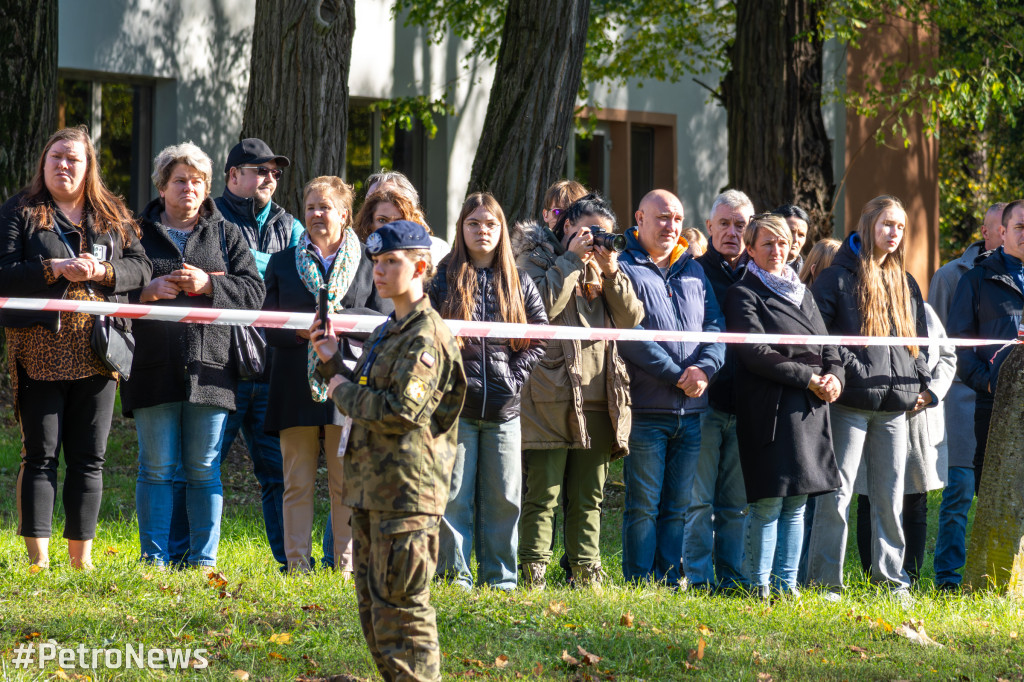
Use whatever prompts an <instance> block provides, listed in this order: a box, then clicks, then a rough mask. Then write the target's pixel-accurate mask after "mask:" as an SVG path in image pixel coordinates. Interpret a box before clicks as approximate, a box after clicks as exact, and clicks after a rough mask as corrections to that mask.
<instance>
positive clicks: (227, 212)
mask: <svg viewBox="0 0 1024 682" xmlns="http://www.w3.org/2000/svg"><path fill="white" fill-rule="evenodd" d="M214 203H215V204H216V205H217V210H218V211H220V213H221V215H222V216H224V218H225V219H226V220H228V221H230V222H232V223H234V224H235V225H236V226H238V229H239V230H241V232H242V236H243V237H244V238H245V242H246V243H247V244H248V245H249V248H250V249H251V250H252V255H253V258H255V259H256V267H257V268H258V269H259V271H260V277H262V276H263V275H264V274H265V273H266V271H267V263H269V262H270V256H271V254H274V253H277V252H278V251H284V250H285V249H287V248H288V247H289V246H295V245H296V244H298V243H299V239H300V237H301V236H302V233H303V231H304V230H303V227H302V224H301V223H300V222H299V221H298V220H296V219H295V218H294V217H293V216H292V215H291V214H290V213H288V212H287V211H285V210H284V209H283V208H282V207H281V206H279V205H278V204H276V203H274V202H273V201H271V202H270V203H269V204H267V205H266V206H264V207H263V208H262V209H261V210H260V211H258V212H257V211H256V200H255V199H252V198H249V199H243V198H242V197H239V196H236V195H234V194H232V193H231V192H230V191H228V190H224V194H222V195H221V196H219V197H217V198H216V199H214Z"/></svg>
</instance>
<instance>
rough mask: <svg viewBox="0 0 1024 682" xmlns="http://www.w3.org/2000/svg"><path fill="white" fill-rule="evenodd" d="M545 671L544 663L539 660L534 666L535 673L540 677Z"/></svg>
mask: <svg viewBox="0 0 1024 682" xmlns="http://www.w3.org/2000/svg"><path fill="white" fill-rule="evenodd" d="M543 672H544V664H543V663H540V662H538V663H537V665H535V666H533V674H534V675H537V676H538V677H539V676H540V675H541V674H542V673H543Z"/></svg>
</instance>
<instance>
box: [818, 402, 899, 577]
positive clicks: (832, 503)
mask: <svg viewBox="0 0 1024 682" xmlns="http://www.w3.org/2000/svg"><path fill="white" fill-rule="evenodd" d="M829 414H830V416H831V418H832V443H833V445H834V446H835V452H836V464H838V465H839V478H840V485H841V487H840V489H839V490H837V491H835V492H832V493H828V494H827V495H821V496H819V497H818V498H816V500H815V509H814V525H813V527H812V528H811V544H810V547H808V549H807V554H808V565H807V580H808V582H810V583H812V584H815V585H819V586H822V587H830V588H833V589H841V588H842V587H843V562H844V561H845V559H846V539H847V535H848V534H849V524H848V518H849V514H850V502H851V500H852V498H853V484H854V481H855V480H856V478H857V469H858V468H859V467H860V464H861V459H863V460H864V464H865V466H866V472H867V483H868V497H869V498H870V499H871V503H872V504H871V580H872V582H882V583H887V584H889V585H891V586H893V587H896V588H904V587H909V586H910V579H909V578H908V577H907V573H906V571H904V570H903V555H904V553H905V551H906V541H905V539H904V535H903V524H902V523H901V522H900V515H901V514H902V513H903V493H904V482H903V476H904V472H905V471H906V466H907V418H906V413H904V412H874V411H870V410H858V409H854V408H852V407H844V406H842V405H838V404H836V403H833V404H832V405H830V406H829Z"/></svg>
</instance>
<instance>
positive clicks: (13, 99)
mask: <svg viewBox="0 0 1024 682" xmlns="http://www.w3.org/2000/svg"><path fill="white" fill-rule="evenodd" d="M0 92H2V93H4V95H3V97H0V201H3V200H6V199H7V198H8V197H10V196H12V195H14V194H16V193H17V192H18V191H19V190H20V189H21V188H22V187H24V186H25V185H26V184H28V181H29V180H30V179H31V178H32V173H33V172H34V171H35V168H34V164H35V161H36V159H38V158H39V154H40V153H41V152H42V150H43V145H44V144H45V143H46V140H47V138H48V137H49V136H50V134H51V133H53V127H54V125H55V124H56V121H57V0H5V1H4V2H2V3H0Z"/></svg>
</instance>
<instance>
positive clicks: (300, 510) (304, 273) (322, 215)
mask: <svg viewBox="0 0 1024 682" xmlns="http://www.w3.org/2000/svg"><path fill="white" fill-rule="evenodd" d="M302 196H303V207H304V210H305V220H304V221H303V223H304V224H305V226H306V235H305V236H304V237H303V238H302V239H301V240H300V241H299V244H298V245H297V246H293V247H291V248H288V249H285V250H284V251H280V252H278V253H275V254H274V255H273V256H271V258H270V262H269V263H268V264H267V273H266V283H267V298H266V301H265V303H264V306H263V309H264V310H288V311H293V312H313V311H314V310H316V307H317V297H318V294H319V291H320V287H327V300H328V304H329V308H330V310H329V312H331V313H339V312H348V313H353V314H373V313H376V312H384V313H386V312H390V311H391V310H392V307H391V305H390V303H388V302H385V301H383V300H382V299H381V298H380V297H379V296H378V295H377V290H376V289H375V288H374V286H373V265H372V264H371V263H370V261H369V260H368V259H367V258H366V257H365V255H364V254H363V246H362V244H360V243H359V239H358V238H357V237H356V235H355V232H353V231H352V227H351V222H352V221H351V217H352V188H351V187H350V186H349V185H347V184H345V182H344V181H343V180H342V179H341V178H337V177H333V176H321V177H318V178H314V179H313V180H311V181H310V182H309V183H308V184H307V185H306V187H305V189H304V190H303V193H302ZM267 342H268V343H269V344H270V345H271V346H273V347H274V352H273V357H272V360H271V366H270V398H269V405H268V409H267V420H266V423H265V428H266V430H267V432H268V433H278V434H279V435H280V438H281V453H282V455H283V458H284V500H283V505H284V509H283V511H284V534H285V536H284V548H285V555H286V556H287V558H288V570H289V571H308V570H309V569H310V568H311V566H312V551H313V547H312V540H311V533H312V530H313V491H314V484H315V482H316V469H317V459H318V458H319V455H320V439H321V438H323V446H324V455H325V459H326V461H327V481H328V488H329V490H330V497H331V530H332V532H333V535H334V557H333V558H334V566H335V567H336V568H337V569H338V570H339V571H342V572H343V573H346V574H347V573H351V571H352V532H351V530H350V528H349V523H348V521H349V516H350V511H349V509H348V508H347V507H344V506H343V505H342V504H341V488H342V481H343V467H342V460H341V456H342V454H343V453H344V451H345V449H344V443H343V442H342V441H343V440H344V433H345V432H346V431H347V430H346V429H345V417H343V416H342V415H341V413H339V412H338V410H337V408H335V406H334V403H332V402H331V401H330V400H328V399H327V384H326V383H324V381H323V380H322V379H321V378H320V375H319V374H317V373H316V371H315V368H316V353H315V352H314V351H313V347H312V346H310V345H309V332H308V331H307V330H291V329H267ZM343 347H344V348H345V350H346V351H347V352H348V353H347V359H349V360H351V361H352V363H353V364H354V363H355V360H356V359H357V354H358V352H359V346H358V345H357V344H356V343H355V342H351V340H350V339H346V343H345V344H344V346H343Z"/></svg>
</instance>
